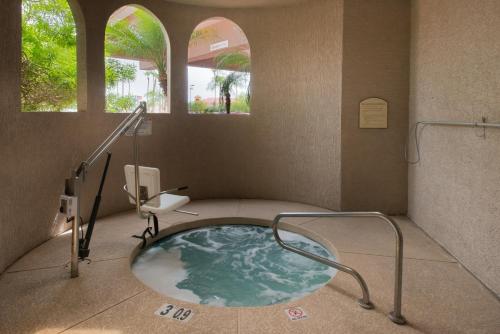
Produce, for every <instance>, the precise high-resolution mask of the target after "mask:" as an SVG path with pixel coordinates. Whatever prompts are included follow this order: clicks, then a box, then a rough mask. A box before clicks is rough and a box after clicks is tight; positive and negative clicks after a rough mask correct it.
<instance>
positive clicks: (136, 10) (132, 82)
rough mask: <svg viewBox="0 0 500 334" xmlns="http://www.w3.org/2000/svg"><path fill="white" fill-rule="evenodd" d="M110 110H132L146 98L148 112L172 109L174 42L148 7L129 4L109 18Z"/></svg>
mask: <svg viewBox="0 0 500 334" xmlns="http://www.w3.org/2000/svg"><path fill="white" fill-rule="evenodd" d="M104 49H105V66H106V67H105V78H106V111H107V112H130V111H132V110H134V109H135V108H136V107H137V105H138V103H139V102H141V101H146V102H147V103H148V112H152V113H168V112H169V110H170V43H169V40H168V35H167V33H166V31H165V29H164V27H163V25H162V23H161V22H160V21H159V20H158V19H157V18H156V17H155V16H154V15H153V14H152V13H151V12H149V11H148V10H146V9H145V8H143V7H141V6H137V5H127V6H124V7H121V8H119V9H118V10H116V11H115V12H114V13H113V14H112V15H111V16H110V18H109V20H108V24H107V26H106V37H105V47H104Z"/></svg>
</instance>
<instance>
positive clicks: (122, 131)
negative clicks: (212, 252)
mask: <svg viewBox="0 0 500 334" xmlns="http://www.w3.org/2000/svg"><path fill="white" fill-rule="evenodd" d="M146 116H147V106H146V102H141V103H140V104H139V106H138V107H137V108H136V109H135V110H134V111H133V112H131V113H130V114H128V115H127V117H126V118H125V119H124V120H123V121H122V122H121V123H120V124H119V125H118V126H117V127H116V128H115V130H113V132H111V134H110V135H109V136H108V137H107V138H106V140H104V141H103V142H102V143H101V144H100V145H99V146H98V147H97V149H96V150H95V151H94V152H93V153H92V154H91V155H90V156H89V157H88V158H87V159H86V160H84V161H82V162H81V163H80V165H79V166H78V168H77V169H75V170H73V171H72V173H71V178H69V179H66V182H65V190H64V195H61V198H60V208H59V212H60V213H61V214H64V215H65V216H66V220H67V222H68V223H69V222H72V224H73V225H72V232H73V236H72V241H71V262H70V263H71V277H72V278H74V277H78V263H79V261H80V260H84V259H86V258H87V257H88V255H89V253H90V248H89V245H90V240H91V238H92V233H93V230H94V225H95V222H96V218H97V213H98V211H99V205H100V202H101V193H102V190H103V187H104V182H105V180H106V175H107V172H108V168H109V163H110V160H111V152H110V151H109V149H110V148H111V146H112V145H113V144H114V143H116V142H117V141H118V139H119V138H120V137H122V136H124V135H126V136H133V137H134V139H133V142H134V144H133V145H134V165H127V166H125V177H126V180H127V184H126V185H125V186H124V190H125V191H126V192H127V194H128V197H129V200H130V202H131V203H132V204H134V205H135V207H136V211H137V214H138V215H139V217H140V218H142V219H147V221H148V224H147V227H146V229H145V230H144V232H143V233H142V234H141V235H134V236H133V237H135V238H139V239H141V240H142V243H141V247H144V246H145V245H146V242H147V239H146V236H147V235H149V236H150V237H151V238H153V237H156V236H157V235H158V232H159V231H158V229H159V228H158V218H157V216H156V215H157V214H159V213H165V212H169V211H177V212H180V213H185V214H190V215H197V213H193V212H189V211H182V210H177V209H178V208H179V207H181V206H183V205H185V204H187V203H188V202H189V197H187V196H178V195H172V194H171V193H174V192H178V191H181V190H185V189H187V187H180V188H174V189H169V190H166V191H159V189H160V172H159V169H157V168H150V167H142V166H139V141H138V138H137V137H138V136H148V135H151V133H152V130H151V128H152V123H151V120H147V119H146ZM104 153H106V154H107V157H106V163H105V165H104V170H103V174H102V176H101V181H100V184H99V190H98V192H97V195H96V197H95V200H94V205H93V207H92V213H91V215H90V218H89V222H88V225H87V230H86V233H85V237H83V232H82V237H81V238H79V232H80V229H81V225H82V218H81V213H80V187H81V184H82V183H83V182H84V181H85V174H86V173H87V172H88V170H89V169H90V167H92V166H93V165H94V164H95V163H96V162H97V160H99V158H100V157H101V156H103V155H104ZM130 189H134V193H133V194H132V193H130V192H129V190H130ZM137 199H139V200H137ZM151 219H153V232H151V230H152V228H151V226H150V221H151Z"/></svg>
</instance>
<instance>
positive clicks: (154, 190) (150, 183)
mask: <svg viewBox="0 0 500 334" xmlns="http://www.w3.org/2000/svg"><path fill="white" fill-rule="evenodd" d="M124 169H125V180H126V182H127V189H128V192H129V193H131V194H133V195H134V196H135V167H134V166H133V165H126V166H125V168H124ZM139 179H140V180H139V185H140V187H141V189H140V192H141V199H147V198H149V197H152V196H154V195H156V194H158V193H159V192H160V170H159V169H158V168H151V167H143V166H139ZM129 201H130V203H132V204H134V205H135V201H134V199H133V198H131V197H130V196H129ZM148 205H149V206H154V207H159V206H160V196H158V197H156V198H154V199H152V200H151V201H150V202H148Z"/></svg>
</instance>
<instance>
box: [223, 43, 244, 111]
mask: <svg viewBox="0 0 500 334" xmlns="http://www.w3.org/2000/svg"><path fill="white" fill-rule="evenodd" d="M214 61H215V66H216V67H217V68H218V69H226V70H233V71H237V72H241V73H240V74H238V75H235V76H237V77H238V79H237V82H236V85H235V83H234V82H231V81H234V78H230V76H227V77H226V80H229V82H228V83H227V84H229V85H230V86H233V85H235V86H236V87H237V86H238V85H240V84H241V81H242V80H243V79H244V78H245V77H247V76H248V75H249V74H250V70H251V61H250V56H249V55H248V54H247V53H245V52H242V51H230V52H225V53H221V54H219V55H218V56H217V57H215V59H214ZM237 72H234V73H237ZM246 100H247V103H248V102H249V101H250V80H249V81H248V85H247V97H246ZM230 105H231V103H229V106H230ZM226 111H227V101H226Z"/></svg>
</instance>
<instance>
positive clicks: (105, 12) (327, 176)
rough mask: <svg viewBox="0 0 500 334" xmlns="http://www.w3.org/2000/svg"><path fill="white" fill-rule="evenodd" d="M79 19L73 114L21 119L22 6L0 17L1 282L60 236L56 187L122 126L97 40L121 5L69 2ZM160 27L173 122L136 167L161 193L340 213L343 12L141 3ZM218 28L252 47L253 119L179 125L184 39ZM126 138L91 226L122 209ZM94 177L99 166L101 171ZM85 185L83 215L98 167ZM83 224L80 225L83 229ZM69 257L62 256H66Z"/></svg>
mask: <svg viewBox="0 0 500 334" xmlns="http://www.w3.org/2000/svg"><path fill="white" fill-rule="evenodd" d="M78 3H79V4H80V6H81V10H82V13H83V16H84V18H85V24H84V29H85V32H86V34H85V35H86V43H85V46H86V48H85V50H83V51H82V50H80V51H81V52H82V53H83V54H80V56H81V58H80V59H83V61H84V64H82V68H81V69H80V70H81V71H83V72H84V73H83V74H84V75H83V76H82V78H81V79H82V80H80V83H83V84H82V85H81V86H80V87H79V92H80V96H79V102H80V104H79V107H80V109H83V110H84V111H82V112H80V113H21V112H20V101H19V54H20V4H21V1H20V0H15V1H1V4H2V8H3V10H2V11H1V12H0V31H2V36H3V37H2V39H0V73H2V75H1V77H0V91H1V92H2V95H1V96H0V140H1V142H2V147H1V149H0V153H1V157H2V162H3V164H2V168H1V169H0V184H1V192H0V208H1V210H0V272H1V271H3V270H4V269H5V268H6V267H7V266H8V265H9V264H11V263H12V262H14V261H15V260H16V259H17V258H18V257H20V256H21V255H23V254H24V253H25V252H27V251H29V250H30V249H32V248H33V247H35V246H36V245H38V244H40V243H42V242H43V241H45V240H47V239H48V238H50V237H51V236H52V235H54V234H57V233H58V232H60V231H61V230H62V229H64V228H65V226H64V223H62V222H59V221H54V216H55V213H56V210H57V206H58V197H59V194H60V193H61V192H62V191H63V185H64V178H65V177H67V176H68V175H69V173H70V169H71V168H73V167H75V166H76V165H77V164H78V163H79V161H80V160H82V159H83V158H84V157H85V156H86V155H88V154H89V153H90V152H91V151H92V149H93V148H94V147H95V146H96V145H97V144H98V143H99V142H100V141H101V140H102V139H103V138H104V137H105V136H106V135H107V133H109V131H110V130H111V129H113V128H114V126H116V125H117V124H118V123H119V122H120V120H121V119H122V117H123V115H115V114H105V113H104V57H103V47H104V46H103V38H104V30H105V25H106V22H107V19H108V17H109V15H111V14H112V12H113V11H114V10H116V9H118V8H119V7H121V6H123V5H126V4H131V3H129V2H125V1H117V0H113V1H100V0H85V1H83V0H82V1H78ZM133 3H135V4H139V5H142V6H144V7H146V8H148V9H149V10H151V11H152V12H153V13H154V14H155V15H156V16H157V17H158V18H159V19H160V20H161V21H162V23H163V24H164V26H165V28H166V30H167V32H168V34H169V37H170V42H171V48H172V73H171V75H172V93H171V94H172V95H171V98H172V100H171V106H172V108H171V114H170V115H153V116H152V117H153V119H154V121H153V122H154V128H153V133H154V134H153V136H151V137H145V138H143V139H141V147H142V152H141V161H142V163H143V164H145V165H151V166H157V167H159V168H160V169H161V170H162V178H163V180H162V182H163V185H162V186H163V187H165V188H166V187H170V186H175V185H184V184H187V185H189V186H190V192H189V194H190V196H191V197H192V198H195V199H197V198H216V197H217V198H221V197H232V198H267V199H282V200H290V201H298V202H305V203H311V204H316V205H319V206H323V207H328V208H332V209H339V208H340V99H341V66H342V61H341V59H342V1H341V0H335V1H331V0H312V1H310V2H308V3H307V5H306V4H301V5H297V6H290V7H281V8H261V9H232V10H231V9H214V8H200V7H193V6H185V5H178V4H170V3H167V2H162V1H153V0H141V1H134V2H133ZM213 16H224V17H227V18H228V19H231V20H233V21H234V22H236V23H237V24H238V25H240V27H241V28H242V29H243V30H244V31H245V33H246V35H247V37H248V39H249V41H250V44H251V46H252V65H253V66H252V81H253V96H252V114H251V115H250V116H238V115H229V116H228V115H188V113H187V102H186V101H187V69H186V55H187V46H188V40H189V37H190V34H191V32H192V30H193V29H194V27H195V26H196V25H197V24H198V23H200V22H201V21H203V20H204V19H206V18H209V17H213ZM131 160H132V151H131V141H130V138H124V139H122V140H121V141H120V142H119V143H118V144H117V145H116V146H115V148H114V149H113V159H112V164H111V167H110V173H109V177H108V179H107V182H106V188H105V190H104V193H103V202H102V210H101V215H107V214H111V213H115V212H118V211H122V210H125V209H128V208H130V206H129V205H128V203H127V199H126V197H125V196H124V194H123V193H122V192H121V186H122V185H123V183H124V177H123V165H124V164H125V163H129V162H130V161H131ZM99 166H102V162H101V164H100V165H99ZM99 166H97V167H96V168H94V169H93V170H92V171H91V173H90V174H89V178H88V180H87V181H86V183H85V186H84V189H83V193H84V194H85V198H84V199H83V200H84V203H83V212H89V210H90V205H91V199H92V197H93V196H94V192H95V189H96V187H97V177H98V176H99V175H98V174H99V173H100V167H99ZM85 218H86V217H84V219H85ZM69 247H70V246H69V245H68V255H69Z"/></svg>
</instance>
